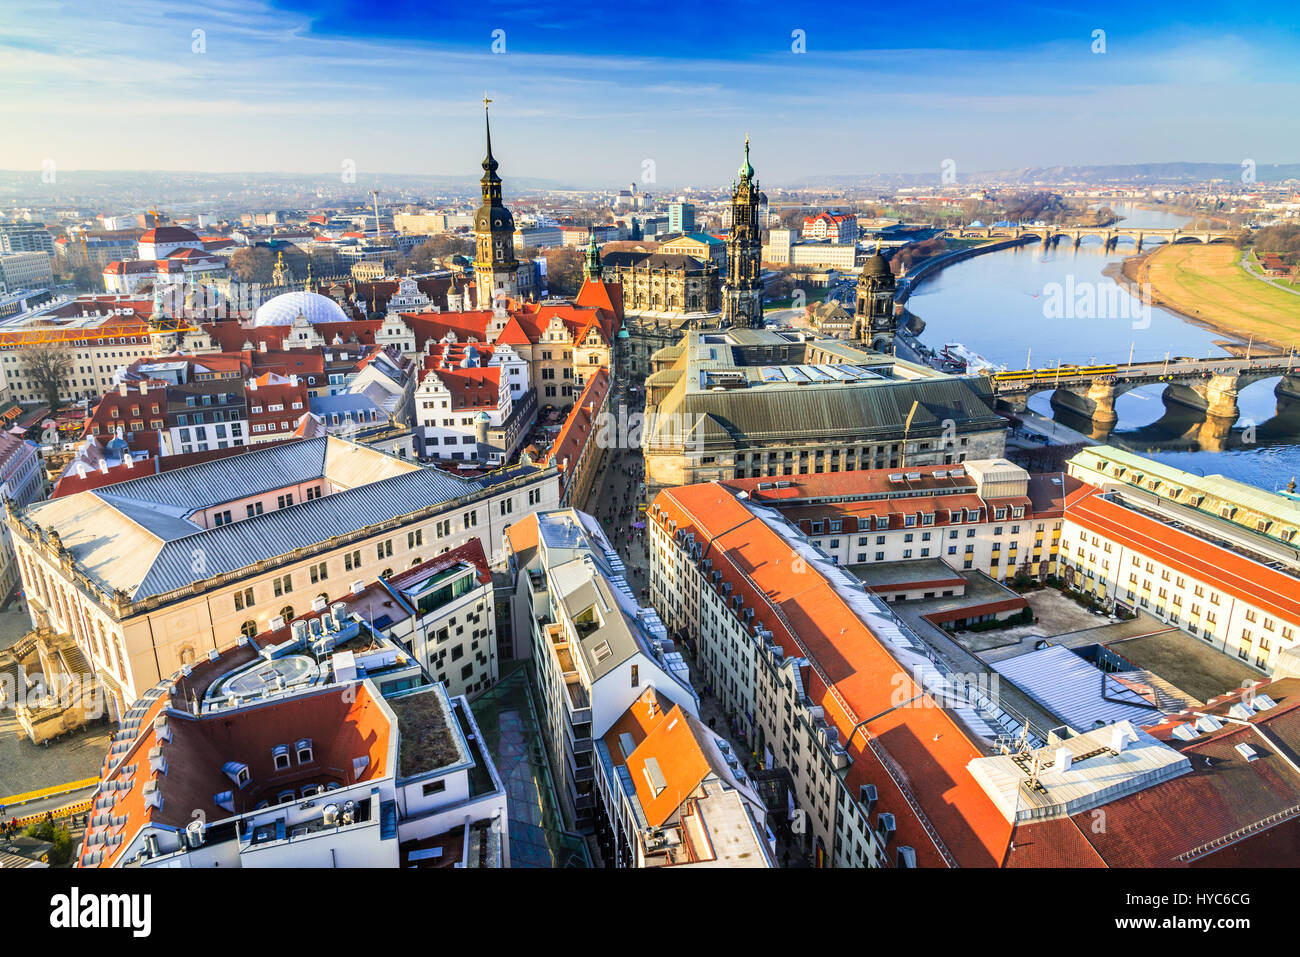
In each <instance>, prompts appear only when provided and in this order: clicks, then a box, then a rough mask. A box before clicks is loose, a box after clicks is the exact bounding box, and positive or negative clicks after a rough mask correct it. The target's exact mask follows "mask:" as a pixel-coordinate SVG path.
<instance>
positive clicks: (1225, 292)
mask: <svg viewBox="0 0 1300 957" xmlns="http://www.w3.org/2000/svg"><path fill="white" fill-rule="evenodd" d="M1241 255H1242V254H1241V250H1239V249H1237V247H1235V246H1225V245H1222V244H1211V245H1201V244H1199V243H1198V244H1191V243H1186V244H1182V243H1180V244H1177V245H1164V246H1157V247H1156V248H1155V249H1152V250H1149V251H1147V252H1144V253H1139V254H1138V255H1136V256H1130V257H1128V258H1127V259H1125V260H1124V261H1123V262H1122V263H1110V264H1108V265H1107V266H1106V267H1105V268H1104V269H1103V270H1102V274H1103V275H1105V276H1109V277H1110V278H1112V279H1114V280H1115V281H1116V282H1117V283H1119V284H1120V285H1121V286H1123V287H1124V288H1125V289H1126V290H1128V292H1129V293H1130V294H1132V295H1133V296H1136V297H1137V298H1139V299H1142V300H1143V301H1144V302H1147V303H1149V304H1150V305H1156V306H1161V307H1163V308H1165V309H1168V310H1169V311H1170V312H1174V313H1177V314H1178V315H1179V316H1181V317H1183V318H1184V319H1186V320H1187V321H1188V322H1192V323H1195V324H1196V325H1199V326H1201V327H1203V328H1206V329H1210V330H1212V331H1214V332H1217V333H1220V334H1221V335H1224V336H1228V337H1230V338H1231V339H1235V340H1240V341H1241V342H1243V343H1244V342H1246V341H1248V340H1249V339H1250V337H1252V336H1253V337H1254V339H1255V342H1256V343H1257V344H1259V345H1271V346H1274V347H1276V348H1278V349H1286V348H1287V347H1288V346H1289V344H1290V342H1292V341H1293V340H1294V339H1295V338H1296V336H1297V332H1300V297H1296V296H1290V295H1289V294H1288V293H1286V292H1283V291H1282V290H1279V289H1274V288H1272V287H1270V286H1269V285H1268V284H1267V283H1263V282H1260V281H1259V280H1257V279H1255V278H1254V277H1252V276H1251V275H1250V274H1249V273H1247V272H1246V271H1245V270H1244V269H1242V268H1241V265H1240V258H1241ZM1288 300H1290V301H1288Z"/></svg>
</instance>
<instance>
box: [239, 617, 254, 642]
mask: <svg viewBox="0 0 1300 957" xmlns="http://www.w3.org/2000/svg"><path fill="white" fill-rule="evenodd" d="M239 633H240V634H241V635H243V636H244V637H245V638H252V637H253V636H254V635H255V634H257V622H255V621H253V620H252V619H249V620H248V621H246V622H244V623H243V624H242V625H240V626H239Z"/></svg>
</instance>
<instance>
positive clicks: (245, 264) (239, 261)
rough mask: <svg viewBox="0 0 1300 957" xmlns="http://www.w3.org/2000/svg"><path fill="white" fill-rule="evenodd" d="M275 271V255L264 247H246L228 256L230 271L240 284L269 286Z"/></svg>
mask: <svg viewBox="0 0 1300 957" xmlns="http://www.w3.org/2000/svg"><path fill="white" fill-rule="evenodd" d="M274 270H275V253H273V252H271V250H270V249H268V248H267V247H265V246H246V247H244V248H243V249H236V250H235V251H234V252H233V253H231V254H230V271H231V272H233V273H234V274H235V275H236V276H238V277H239V281H240V282H246V283H254V282H255V283H261V284H262V285H269V284H270V282H271V273H272V272H274Z"/></svg>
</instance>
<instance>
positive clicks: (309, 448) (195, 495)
mask: <svg viewBox="0 0 1300 957" xmlns="http://www.w3.org/2000/svg"><path fill="white" fill-rule="evenodd" d="M328 441H329V440H328V439H326V438H323V437H322V438H319V439H304V440H303V441H301V442H286V443H284V444H283V445H276V446H271V447H268V448H256V447H254V448H252V449H250V450H249V451H248V452H246V453H244V454H243V455H231V456H228V457H226V458H222V459H217V460H215V461H212V462H202V463H200V464H198V465H190V466H188V467H186V468H183V469H175V470H173V471H170V472H161V473H158V474H156V475H155V474H150V475H146V476H143V477H141V478H137V479H129V480H127V481H125V482H118V483H117V484H116V485H112V486H109V487H107V488H105V489H104V490H103V491H102V492H100V493H99V495H100V497H101V498H104V499H105V500H106V501H107V500H108V498H109V497H110V496H111V497H112V498H113V499H115V500H119V501H130V500H135V501H137V502H139V503H141V504H142V505H143V506H146V507H147V506H149V505H151V504H153V503H166V504H167V505H169V506H174V507H176V508H178V509H181V510H183V511H184V512H192V511H194V510H195V509H198V508H207V507H209V506H212V505H215V504H217V503H219V502H231V501H234V500H235V499H239V498H246V497H247V496H250V495H257V494H259V493H261V492H269V491H271V490H272V489H277V488H284V487H285V486H286V485H294V484H296V483H298V482H305V481H307V480H308V479H310V478H313V477H320V476H322V475H324V474H325V447H326V443H327V442H328ZM115 504H116V503H115ZM37 508H39V506H37Z"/></svg>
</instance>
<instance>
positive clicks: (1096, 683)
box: [992, 645, 1164, 732]
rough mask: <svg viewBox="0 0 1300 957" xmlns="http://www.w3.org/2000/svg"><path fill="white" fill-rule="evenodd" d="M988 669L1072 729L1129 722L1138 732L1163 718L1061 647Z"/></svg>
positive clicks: (1021, 657) (1084, 661)
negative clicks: (1139, 729) (1138, 729)
mask: <svg viewBox="0 0 1300 957" xmlns="http://www.w3.org/2000/svg"><path fill="white" fill-rule="evenodd" d="M992 667H993V670H994V671H996V672H998V674H1000V675H1002V676H1003V677H1004V678H1006V679H1007V680H1008V681H1010V682H1012V683H1013V684H1014V685H1016V687H1018V688H1020V689H1021V690H1022V691H1024V692H1025V693H1026V694H1027V695H1029V696H1030V697H1031V698H1033V699H1034V700H1035V701H1037V702H1038V703H1039V704H1041V705H1042V706H1043V707H1044V708H1046V709H1047V710H1048V711H1050V712H1051V713H1052V714H1054V715H1056V716H1057V717H1059V718H1060V719H1061V720H1063V721H1064V722H1065V723H1066V724H1068V725H1069V726H1070V727H1071V728H1073V729H1074V730H1075V731H1079V732H1086V731H1091V730H1092V729H1093V725H1094V724H1095V723H1096V722H1098V721H1101V722H1103V723H1104V724H1114V723H1115V722H1117V721H1131V722H1133V724H1134V725H1136V726H1137V727H1140V728H1141V727H1147V726H1149V725H1153V724H1156V723H1158V722H1159V721H1161V720H1162V719H1163V717H1164V715H1163V713H1162V712H1161V711H1160V710H1158V709H1156V708H1153V707H1151V706H1149V705H1144V704H1142V703H1141V702H1142V701H1143V699H1142V697H1141V696H1140V695H1138V694H1137V693H1136V692H1134V691H1131V690H1130V689H1128V688H1126V687H1125V686H1124V685H1122V684H1120V683H1119V682H1117V681H1116V680H1115V679H1114V678H1113V677H1111V676H1110V675H1108V674H1106V673H1105V672H1103V671H1101V670H1100V669H1098V668H1096V667H1094V666H1093V665H1092V664H1091V663H1089V662H1088V661H1086V660H1085V659H1083V658H1081V657H1079V656H1078V655H1076V654H1075V653H1074V652H1073V651H1071V650H1070V649H1069V648H1066V647H1065V646H1064V645H1052V646H1051V647H1049V648H1044V649H1042V650H1041V651H1031V652H1029V653H1028V654H1024V655H1020V656H1018V657H1016V658H1008V659H1007V660H1005V661H999V662H995V663H994V664H993V666H992Z"/></svg>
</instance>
